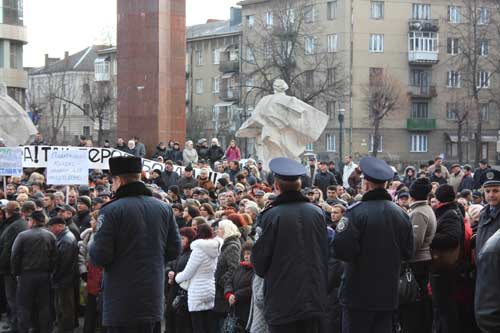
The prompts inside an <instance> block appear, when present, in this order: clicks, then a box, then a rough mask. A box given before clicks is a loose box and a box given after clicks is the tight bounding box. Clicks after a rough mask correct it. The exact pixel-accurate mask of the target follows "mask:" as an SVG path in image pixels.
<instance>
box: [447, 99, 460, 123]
mask: <svg viewBox="0 0 500 333" xmlns="http://www.w3.org/2000/svg"><path fill="white" fill-rule="evenodd" d="M457 114H458V105H457V103H446V119H448V120H454V121H455V120H458V116H457Z"/></svg>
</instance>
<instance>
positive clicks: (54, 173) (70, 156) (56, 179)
mask: <svg viewBox="0 0 500 333" xmlns="http://www.w3.org/2000/svg"><path fill="white" fill-rule="evenodd" d="M47 162H48V165H47V184H50V185H88V183H89V167H90V165H89V160H88V154H87V151H85V150H80V149H69V150H53V151H51V152H50V154H49V156H48V159H47Z"/></svg>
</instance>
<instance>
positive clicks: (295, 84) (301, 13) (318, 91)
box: [241, 0, 344, 105]
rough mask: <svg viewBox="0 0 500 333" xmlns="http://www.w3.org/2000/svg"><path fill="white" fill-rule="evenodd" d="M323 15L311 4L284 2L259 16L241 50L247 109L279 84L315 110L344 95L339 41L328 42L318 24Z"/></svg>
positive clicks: (243, 85)
mask: <svg viewBox="0 0 500 333" xmlns="http://www.w3.org/2000/svg"><path fill="white" fill-rule="evenodd" d="M317 10H318V8H314V7H313V6H312V5H308V4H306V2H305V1H300V0H299V1H297V0H296V1H291V0H284V1H277V2H276V5H275V6H274V4H273V9H272V12H269V13H259V14H258V15H255V23H254V27H248V28H247V29H248V33H246V34H245V35H246V38H245V40H244V41H243V44H244V45H243V50H241V51H242V52H241V53H242V55H241V57H242V59H243V60H242V61H243V65H244V72H245V73H244V74H243V77H242V80H241V81H242V87H243V88H246V89H244V91H243V92H244V94H243V95H242V101H243V103H242V104H243V105H246V104H249V105H254V104H255V102H256V101H257V100H259V99H260V98H262V97H263V96H264V95H268V94H272V93H273V82H274V80H276V79H283V80H284V81H285V82H286V83H287V84H288V86H289V87H290V89H289V90H288V91H287V94H288V95H290V96H295V97H297V98H298V99H300V100H302V101H304V102H306V103H309V104H314V103H316V102H324V103H326V101H328V100H334V99H336V98H337V97H338V96H340V95H342V93H343V90H344V79H343V77H344V75H343V73H342V70H341V68H342V66H341V62H340V61H339V57H337V54H336V52H335V51H336V50H335V48H336V42H337V40H336V37H335V36H334V35H332V36H330V37H326V36H324V34H322V33H323V31H322V30H321V28H319V25H318V24H315V23H314V21H315V20H316V18H315V16H316V12H317ZM257 27H263V28H259V29H258V28H257ZM319 36H322V37H323V39H325V40H324V41H321V40H320V38H319ZM327 40H329V42H327ZM252 99H253V101H252Z"/></svg>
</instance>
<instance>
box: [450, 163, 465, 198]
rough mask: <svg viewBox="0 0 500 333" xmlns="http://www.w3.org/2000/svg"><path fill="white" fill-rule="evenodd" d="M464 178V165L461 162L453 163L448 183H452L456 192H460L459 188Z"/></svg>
mask: <svg viewBox="0 0 500 333" xmlns="http://www.w3.org/2000/svg"><path fill="white" fill-rule="evenodd" d="M463 178H464V172H463V171H462V167H461V166H460V164H453V165H452V166H451V168H450V176H449V178H448V184H450V185H451V186H452V187H453V189H454V190H455V193H457V192H459V191H458V188H459V187H460V184H461V183H462V179H463Z"/></svg>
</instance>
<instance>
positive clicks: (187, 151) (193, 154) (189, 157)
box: [182, 140, 198, 165]
mask: <svg viewBox="0 0 500 333" xmlns="http://www.w3.org/2000/svg"><path fill="white" fill-rule="evenodd" d="M182 159H183V162H184V165H189V164H193V163H198V152H197V151H196V149H194V148H193V141H191V140H189V141H187V142H186V144H185V146H184V151H183V152H182Z"/></svg>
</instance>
